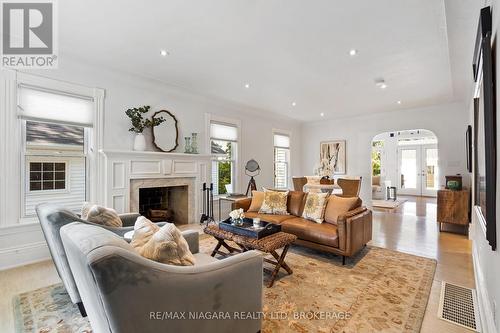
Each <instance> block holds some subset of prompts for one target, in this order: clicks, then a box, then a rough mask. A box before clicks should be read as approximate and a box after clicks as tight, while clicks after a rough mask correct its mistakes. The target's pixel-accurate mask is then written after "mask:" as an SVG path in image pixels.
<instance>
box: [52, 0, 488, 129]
mask: <svg viewBox="0 0 500 333" xmlns="http://www.w3.org/2000/svg"><path fill="white" fill-rule="evenodd" d="M477 2H479V1H472V0H446V1H443V0H405V1H401V0H378V1H373V0H364V1H361V0H349V1H347V0H346V1H337V0H315V1H307V0H218V1H207V0H198V1H194V0H168V1H152V0H150V1H137V0H133V1H132V0H122V1H103V0H100V1H98V0H85V1H83V0H64V1H59V2H58V3H59V17H60V20H59V36H60V37H59V38H60V51H61V54H62V55H63V57H62V58H60V61H62V62H63V61H64V55H65V54H67V55H68V56H73V57H78V58H80V59H85V61H87V62H90V63H94V64H99V65H103V66H109V67H111V68H114V69H118V70H121V71H126V72H130V73H134V74H140V75H141V76H145V77H150V78H155V79H158V80H161V81H163V82H166V83H169V84H172V85H176V86H181V87H184V88H186V89H189V90H192V91H195V92H198V93H202V94H205V95H211V96H217V97H219V98H223V99H227V100H232V101H235V102H238V103H241V104H245V105H250V106H253V107H257V108H261V109H264V110H269V111H271V112H276V113H279V114H282V115H286V116H289V117H293V118H296V119H299V120H302V121H314V120H318V119H321V118H320V113H322V112H323V113H324V114H325V118H330V117H343V116H349V115H359V114H369V113H374V112H382V111H389V110H398V109H406V108H413V107H419V106H427V105H432V104H439V103H445V102H450V101H455V100H464V99H466V98H468V96H465V95H466V92H467V89H468V88H467V87H468V86H467V85H468V82H469V81H470V73H471V70H470V68H471V59H472V52H473V42H474V33H475V29H476V22H477V14H476V13H477V10H476V8H479V6H478V4H477ZM445 3H446V5H445ZM472 3H474V4H472ZM447 23H448V24H447ZM352 48H355V49H357V50H359V54H358V55H357V56H355V57H350V56H349V50H350V49H352ZM160 49H166V50H168V51H169V53H170V55H169V56H167V57H161V56H160ZM450 53H451V57H450ZM377 78H383V79H385V82H386V83H387V85H388V88H387V89H385V90H381V89H379V88H377V87H376V86H375V84H374V80H375V79H377ZM247 82H248V83H250V85H251V87H250V88H249V89H246V88H245V87H244V85H245V83H247ZM398 100H401V101H402V103H401V105H398V104H397V103H396V101H398ZM292 102H296V103H297V105H296V106H295V107H292V105H291V103H292Z"/></svg>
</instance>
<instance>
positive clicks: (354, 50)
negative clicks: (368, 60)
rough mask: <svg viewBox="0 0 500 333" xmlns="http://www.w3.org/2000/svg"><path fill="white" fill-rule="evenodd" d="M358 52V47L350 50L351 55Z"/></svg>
mask: <svg viewBox="0 0 500 333" xmlns="http://www.w3.org/2000/svg"><path fill="white" fill-rule="evenodd" d="M356 54H358V50H356V49H352V50H350V51H349V55H350V56H351V57H354V56H355V55H356Z"/></svg>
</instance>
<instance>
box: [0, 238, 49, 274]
mask: <svg viewBox="0 0 500 333" xmlns="http://www.w3.org/2000/svg"><path fill="white" fill-rule="evenodd" d="M47 259H50V252H49V249H48V247H47V244H46V243H45V242H36V243H31V244H25V245H22V246H18V247H13V248H6V249H0V270H5V269H9V268H14V267H18V266H24V265H28V264H32V263H35V262H39V261H43V260H47Z"/></svg>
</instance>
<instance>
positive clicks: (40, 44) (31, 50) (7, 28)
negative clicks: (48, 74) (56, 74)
mask: <svg viewBox="0 0 500 333" xmlns="http://www.w3.org/2000/svg"><path fill="white" fill-rule="evenodd" d="M1 4H2V67H4V68H57V43H56V42H57V40H56V38H55V36H56V26H55V24H54V23H55V19H56V17H55V13H56V11H55V9H56V8H55V6H56V4H55V2H54V1H51V0H45V1H32V2H21V1H16V0H14V1H12V0H10V1H2V2H1Z"/></svg>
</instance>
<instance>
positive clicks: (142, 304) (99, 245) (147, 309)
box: [61, 222, 262, 333]
mask: <svg viewBox="0 0 500 333" xmlns="http://www.w3.org/2000/svg"><path fill="white" fill-rule="evenodd" d="M183 234H184V235H185V237H186V236H188V237H186V240H187V241H188V244H189V247H190V249H191V252H193V254H194V256H195V258H196V264H195V265H194V266H172V265H165V264H161V263H157V262H155V261H152V260H148V259H146V258H143V257H141V256H140V255H139V254H137V253H136V252H135V250H134V249H133V248H132V247H131V245H130V244H128V243H127V242H126V241H124V240H123V239H121V238H120V237H118V236H116V235H115V234H113V233H112V232H110V231H108V230H105V229H103V228H98V227H95V226H92V225H88V224H82V223H78V222H76V223H71V224H68V225H65V226H63V227H62V228H61V238H62V242H63V244H64V247H65V249H66V254H67V256H68V261H69V265H70V267H71V271H72V272H73V276H74V277H75V281H76V283H77V285H78V289H79V290H80V295H81V297H82V300H83V303H84V304H85V307H86V309H87V313H88V318H89V320H90V324H91V325H92V329H93V331H94V332H96V333H107V332H120V333H132V332H253V333H255V332H257V331H259V330H260V328H261V318H260V317H259V314H261V313H262V256H261V255H260V254H259V253H258V252H256V251H248V252H245V253H241V254H238V255H235V256H232V257H229V258H227V259H223V260H217V259H215V258H212V257H210V256H209V255H207V254H202V253H198V238H199V237H198V233H197V232H195V231H191V232H188V233H186V232H185V233H183ZM193 234H196V237H190V235H193ZM235 313H238V314H240V317H239V318H238V317H237V316H235ZM249 313H253V314H254V315H255V317H254V318H248V317H247V318H244V319H242V318H241V314H245V315H248V314H249ZM226 314H228V315H229V316H230V317H229V318H222V316H225V315H226ZM209 315H211V316H212V317H214V316H216V315H217V316H219V318H212V319H211V320H209V319H200V316H205V317H207V316H209ZM190 316H191V317H190ZM192 316H198V319H193V318H192Z"/></svg>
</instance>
